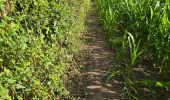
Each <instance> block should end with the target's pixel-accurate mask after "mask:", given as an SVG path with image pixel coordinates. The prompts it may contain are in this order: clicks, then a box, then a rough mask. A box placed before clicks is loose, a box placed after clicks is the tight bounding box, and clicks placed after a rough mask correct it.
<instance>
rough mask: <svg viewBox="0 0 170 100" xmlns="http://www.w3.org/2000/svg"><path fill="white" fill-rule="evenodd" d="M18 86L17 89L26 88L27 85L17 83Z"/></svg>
mask: <svg viewBox="0 0 170 100" xmlns="http://www.w3.org/2000/svg"><path fill="white" fill-rule="evenodd" d="M16 88H17V89H24V88H25V86H23V85H21V84H17V85H16Z"/></svg>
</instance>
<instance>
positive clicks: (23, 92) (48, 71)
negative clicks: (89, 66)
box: [0, 0, 88, 100]
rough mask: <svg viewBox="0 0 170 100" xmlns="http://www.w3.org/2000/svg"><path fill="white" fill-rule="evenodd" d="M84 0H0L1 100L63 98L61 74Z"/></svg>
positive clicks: (75, 36)
mask: <svg viewBox="0 0 170 100" xmlns="http://www.w3.org/2000/svg"><path fill="white" fill-rule="evenodd" d="M87 2H88V0H1V1H0V99H1V100H3V99H5V100H8V99H17V100H20V99H35V100H37V99H39V100H44V99H45V100H47V99H57V97H58V96H59V97H62V96H65V97H66V96H68V93H69V92H68V91H67V90H66V89H65V87H64V83H63V81H64V76H65V75H66V73H67V68H68V67H69V65H68V64H69V63H70V62H71V60H72V54H73V52H74V51H75V50H74V49H75V46H76V45H75V44H76V42H77V41H78V38H79V35H80V34H79V33H80V31H81V30H82V29H83V28H82V27H83V20H84V19H83V18H84V16H85V11H86V4H87ZM73 47H74V48H73Z"/></svg>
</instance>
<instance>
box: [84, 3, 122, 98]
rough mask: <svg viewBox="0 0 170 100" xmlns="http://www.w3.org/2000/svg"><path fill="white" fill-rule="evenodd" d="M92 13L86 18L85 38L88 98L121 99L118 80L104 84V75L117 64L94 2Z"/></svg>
mask: <svg viewBox="0 0 170 100" xmlns="http://www.w3.org/2000/svg"><path fill="white" fill-rule="evenodd" d="M89 13H90V15H89V16H88V18H87V20H86V26H87V30H86V32H85V35H84V36H83V39H84V40H85V41H86V44H85V47H84V50H83V51H84V52H85V53H86V57H85V58H84V61H83V62H84V63H85V64H84V71H83V73H81V76H83V77H85V78H84V79H83V81H85V82H86V85H85V86H84V88H85V90H86V93H87V98H86V99H87V100H119V99H120V97H119V95H118V89H120V88H119V85H118V83H117V82H116V81H114V82H112V84H110V83H108V84H103V83H102V77H103V75H104V74H105V73H106V72H107V71H108V70H109V69H110V68H111V67H112V66H113V65H114V64H115V54H114V53H113V51H111V49H110V48H109V46H108V43H107V41H106V35H105V33H104V31H103V29H102V25H101V24H100V20H99V16H98V14H97V11H96V7H95V5H94V4H93V5H92V8H91V10H90V11H89Z"/></svg>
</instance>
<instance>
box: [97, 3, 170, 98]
mask: <svg viewBox="0 0 170 100" xmlns="http://www.w3.org/2000/svg"><path fill="white" fill-rule="evenodd" d="M97 5H98V11H99V14H100V16H101V18H102V22H103V25H104V27H105V29H106V31H107V36H108V40H109V41H110V42H111V43H112V46H113V48H114V49H116V50H117V52H118V56H119V57H121V58H126V60H122V62H121V63H123V65H125V67H123V70H126V71H124V72H123V74H125V73H127V72H128V73H127V74H125V75H124V76H123V77H124V79H125V80H126V81H125V86H126V88H131V90H133V91H134V92H135V93H136V94H138V91H137V89H134V88H135V85H134V84H133V81H131V80H130V79H132V76H131V74H132V72H133V68H134V67H136V66H137V64H138V62H140V61H141V60H142V59H145V60H143V61H144V62H143V63H151V64H150V65H149V66H148V67H151V68H153V69H154V68H159V71H160V73H164V75H167V76H168V75H169V74H170V21H169V19H170V0H97ZM146 59H147V60H146ZM119 73H120V71H119ZM117 74H118V73H117V72H115V71H113V73H112V76H114V75H117ZM167 76H165V77H167ZM126 83H128V85H127V84H126ZM142 83H143V82H142ZM145 83H148V84H152V85H156V86H161V87H169V86H170V84H169V83H167V84H166V85H165V84H163V83H161V82H157V80H155V81H152V82H151V81H145ZM157 83H159V85H158V84H157ZM129 84H130V85H129ZM132 87H133V88H132ZM127 92H129V93H130V91H128V90H127ZM127 94H128V93H127ZM129 96H131V97H133V98H135V96H132V95H131V94H129Z"/></svg>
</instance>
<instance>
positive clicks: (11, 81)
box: [7, 79, 16, 84]
mask: <svg viewBox="0 0 170 100" xmlns="http://www.w3.org/2000/svg"><path fill="white" fill-rule="evenodd" d="M7 81H8V83H10V84H13V83H15V82H16V80H14V79H8V80H7Z"/></svg>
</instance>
